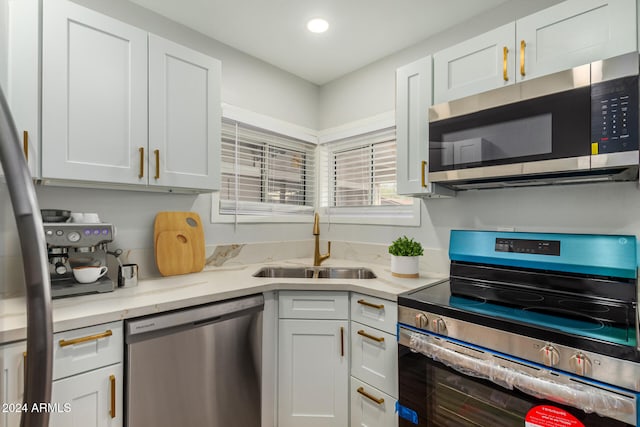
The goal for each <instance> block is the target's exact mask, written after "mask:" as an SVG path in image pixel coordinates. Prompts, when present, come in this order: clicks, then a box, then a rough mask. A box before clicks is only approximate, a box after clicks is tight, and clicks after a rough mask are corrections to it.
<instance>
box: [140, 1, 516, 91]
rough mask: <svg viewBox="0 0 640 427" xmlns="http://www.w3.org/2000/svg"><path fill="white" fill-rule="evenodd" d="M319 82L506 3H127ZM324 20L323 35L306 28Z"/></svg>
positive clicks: (329, 79)
mask: <svg viewBox="0 0 640 427" xmlns="http://www.w3.org/2000/svg"><path fill="white" fill-rule="evenodd" d="M131 1H132V2H134V3H137V4H139V5H141V6H143V7H145V8H148V9H151V10H153V11H155V12H157V13H159V14H161V15H164V16H166V17H168V18H170V19H172V20H174V21H177V22H179V23H181V24H183V25H186V26H188V27H190V28H192V29H194V30H196V31H199V32H201V33H204V34H206V35H208V36H210V37H212V38H214V39H216V40H218V41H220V42H222V43H225V44H227V45H229V46H232V47H234V48H236V49H238V50H240V51H243V52H245V53H247V54H249V55H251V56H254V57H257V58H260V59H262V60H263V61H265V62H268V63H270V64H272V65H275V66H276V67H279V68H281V69H283V70H286V71H288V72H290V73H292V74H295V75H297V76H299V77H301V78H303V79H305V80H308V81H310V82H313V83H315V84H318V85H322V84H324V83H327V82H329V81H331V80H333V79H335V78H338V77H340V76H342V75H344V74H347V73H349V72H351V71H354V70H357V69H358V68H361V67H363V66H365V65H367V64H370V63H372V62H374V61H376V60H378V59H380V58H383V57H385V56H387V55H389V54H391V53H393V52H396V51H399V50H401V49H404V48H406V47H409V46H411V45H413V44H415V43H417V42H420V41H422V40H425V39H427V38H429V37H430V36H432V35H433V34H436V33H438V32H440V31H442V30H444V29H446V28H448V27H450V26H452V25H455V24H458V23H461V22H464V21H466V20H468V19H470V18H472V17H473V16H475V15H477V14H479V13H481V12H483V11H485V10H488V9H492V8H494V7H496V6H498V5H500V4H501V3H505V2H506V1H507V0H482V1H479V0H446V1H445V0H321V1H320V0H269V1H267V0H231V1H230V0H181V1H175V0H131ZM316 17H322V18H324V19H326V20H328V21H329V30H328V31H327V32H326V33H324V34H312V33H310V32H309V31H307V29H306V23H307V21H308V20H309V19H311V18H316Z"/></svg>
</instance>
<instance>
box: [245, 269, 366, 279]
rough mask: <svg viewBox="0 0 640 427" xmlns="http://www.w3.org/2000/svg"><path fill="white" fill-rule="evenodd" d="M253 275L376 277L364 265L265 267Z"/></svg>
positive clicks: (313, 277) (340, 277) (331, 277)
mask: <svg viewBox="0 0 640 427" xmlns="http://www.w3.org/2000/svg"><path fill="white" fill-rule="evenodd" d="M253 277H274V278H293V279H375V278H376V275H375V274H374V273H373V271H371V270H369V269H368V268H363V267H263V268H261V269H260V270H258V271H256V272H255V273H254V274H253Z"/></svg>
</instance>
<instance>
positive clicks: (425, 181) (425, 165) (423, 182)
mask: <svg viewBox="0 0 640 427" xmlns="http://www.w3.org/2000/svg"><path fill="white" fill-rule="evenodd" d="M420 168H421V169H422V170H421V177H422V178H421V179H422V186H423V187H424V188H426V187H427V180H426V175H427V171H426V169H427V162H426V161H424V160H423V161H422V163H421V164H420Z"/></svg>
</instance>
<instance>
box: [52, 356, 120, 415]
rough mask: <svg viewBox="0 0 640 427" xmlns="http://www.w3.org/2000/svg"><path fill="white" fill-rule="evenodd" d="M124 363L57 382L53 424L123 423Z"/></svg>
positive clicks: (55, 383) (54, 394)
mask: <svg viewBox="0 0 640 427" xmlns="http://www.w3.org/2000/svg"><path fill="white" fill-rule="evenodd" d="M122 373H123V372H122V363H117V364H115V365H111V366H107V367H105V368H100V369H96V370H93V371H90V372H86V373H83V374H80V375H74V376H72V377H69V378H64V379H62V380H58V381H54V382H53V388H52V392H51V394H52V399H51V400H52V403H53V404H54V406H53V408H55V412H53V413H52V414H51V418H50V421H49V426H50V427H116V426H121V425H122Z"/></svg>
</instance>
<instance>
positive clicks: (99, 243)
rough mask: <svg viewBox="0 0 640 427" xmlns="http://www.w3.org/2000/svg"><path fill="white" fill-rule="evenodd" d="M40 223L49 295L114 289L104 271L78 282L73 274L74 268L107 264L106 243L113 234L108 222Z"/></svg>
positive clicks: (113, 228)
mask: <svg viewBox="0 0 640 427" xmlns="http://www.w3.org/2000/svg"><path fill="white" fill-rule="evenodd" d="M45 221H46V219H45ZM43 225H44V232H45V233H44V234H45V240H46V242H47V253H48V255H49V275H50V277H51V297H52V298H60V297H65V296H71V295H80V294H90V293H97V292H111V291H113V290H114V282H113V281H112V280H111V279H109V277H107V276H106V275H104V276H102V277H100V278H98V279H97V280H96V281H95V282H91V283H79V282H78V281H77V280H76V279H75V278H74V275H73V269H74V268H78V267H87V266H93V267H101V266H106V265H107V244H108V243H109V242H111V241H113V238H114V234H115V227H114V226H113V225H112V224H103V223H77V222H44V223H43Z"/></svg>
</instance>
